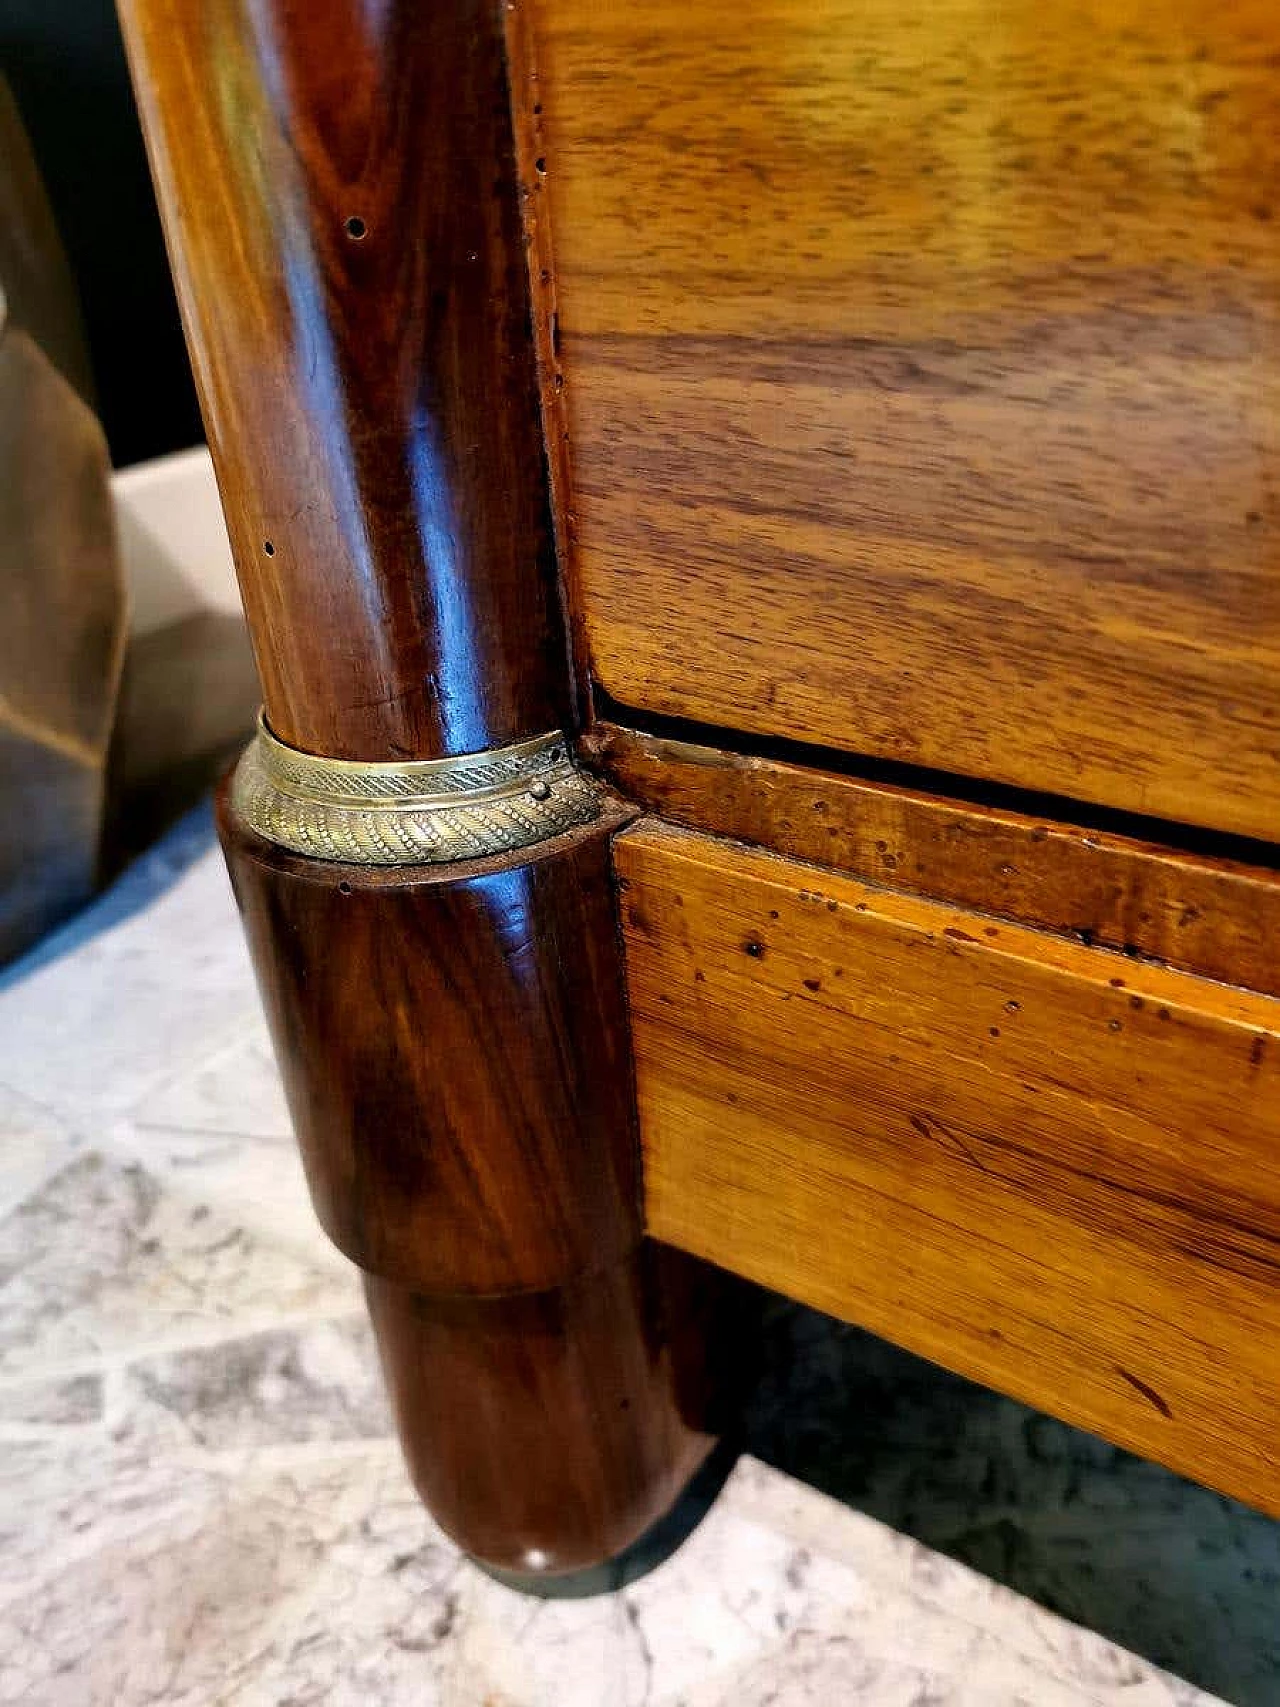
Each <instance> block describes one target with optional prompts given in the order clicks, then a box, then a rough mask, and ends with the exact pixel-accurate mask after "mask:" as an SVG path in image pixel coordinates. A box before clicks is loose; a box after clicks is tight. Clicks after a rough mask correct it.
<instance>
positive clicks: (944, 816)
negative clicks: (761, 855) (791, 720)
mask: <svg viewBox="0 0 1280 1707" xmlns="http://www.w3.org/2000/svg"><path fill="white" fill-rule="evenodd" d="M581 751H582V754H583V756H584V757H585V758H586V759H587V760H588V762H589V763H591V764H592V765H593V766H595V767H596V768H597V769H599V770H600V771H602V772H603V773H604V775H605V776H606V777H607V778H608V779H609V781H610V782H612V783H613V784H614V785H615V786H616V787H617V788H619V789H620V790H621V791H622V793H623V794H624V795H626V797H627V798H628V799H629V800H634V801H635V802H636V803H637V805H639V806H642V807H644V809H645V810H646V811H648V812H652V813H655V814H656V815H657V816H659V817H661V818H665V819H667V820H668V821H670V822H672V823H676V824H684V825H686V826H687V827H688V828H690V829H695V830H709V831H711V832H712V833H713V834H714V835H718V836H730V837H733V838H734V839H735V840H737V841H744V842H752V843H755V844H756V845H758V846H760V847H765V848H769V849H771V850H772V851H773V852H774V853H780V854H787V855H789V856H791V857H793V858H795V859H803V860H811V861H813V862H815V863H816V864H818V865H825V866H830V867H833V868H834V869H836V870H838V871H847V872H850V873H852V874H853V875H854V876H855V877H863V878H866V879H868V880H869V881H870V882H872V883H879V884H882V885H888V886H890V887H891V888H894V889H905V890H909V891H912V892H914V893H917V894H921V895H929V896H932V897H933V898H934V899H936V900H939V901H952V902H955V903H957V904H959V905H961V906H965V907H972V908H974V909H975V910H976V911H978V912H981V913H989V914H992V915H994V916H995V917H997V918H1008V919H1014V920H1017V921H1018V922H1019V923H1022V924H1030V925H1039V926H1043V927H1045V928H1047V929H1050V930H1056V931H1059V932H1062V933H1065V934H1069V935H1072V936H1076V937H1078V938H1079V939H1080V940H1081V941H1082V942H1085V943H1093V942H1096V943H1098V944H1100V945H1102V946H1103V947H1106V948H1114V949H1119V950H1120V952H1121V953H1123V954H1125V955H1137V956H1142V957H1144V958H1148V959H1156V960H1162V961H1164V962H1165V963H1166V964H1167V965H1170V966H1177V967H1180V968H1182V969H1183V970H1184V971H1190V972H1198V973H1200V974H1202V975H1203V976H1205V977H1208V978H1216V979H1218V980H1219V981H1221V982H1223V983H1227V984H1242V985H1244V986H1245V987H1246V988H1247V989H1251V990H1260V991H1262V992H1263V994H1265V995H1270V996H1280V871H1276V870H1274V869H1268V868H1266V867H1261V866H1258V865H1254V864H1247V863H1245V862H1243V861H1239V860H1226V859H1221V858H1213V857H1210V856H1208V855H1206V854H1203V853H1192V852H1188V851H1186V850H1179V849H1177V848H1171V847H1167V846H1162V845H1160V844H1158V843H1155V842H1141V841H1136V840H1134V839H1133V838H1132V837H1130V836H1123V835H1118V834H1115V833H1113V832H1109V831H1103V830H1097V829H1088V830H1086V829H1082V828H1081V827H1080V826H1079V825H1075V824H1065V823H1062V822H1060V821H1058V820H1057V819H1054V818H1051V817H1039V818H1037V817H1031V816H1028V815H1027V814H1026V813H1022V812H1013V811H1010V810H1008V809H1004V808H994V807H978V806H974V805H971V804H967V803H966V802H964V801H958V800H944V799H942V798H940V797H939V796H937V795H933V794H925V793H921V792H920V791H919V790H918V789H911V788H904V787H900V786H896V785H891V784H889V783H885V782H872V781H868V780H866V779H865V778H862V777H854V776H844V775H841V774H840V773H839V772H838V771H831V770H826V769H823V768H821V767H819V766H814V765H799V764H794V763H787V762H786V761H784V760H780V759H770V758H757V757H752V756H750V755H748V754H744V753H735V752H731V751H727V750H725V749H722V748H717V747H705V746H699V745H694V744H692V743H690V742H688V741H675V740H670V739H666V738H663V737H661V736H656V735H648V734H645V733H644V732H643V731H641V730H637V729H624V728H620V727H618V726H617V725H616V724H611V723H597V724H596V725H595V726H594V728H592V729H591V730H590V731H589V732H588V733H587V735H586V736H585V737H584V738H583V741H582V743H581Z"/></svg>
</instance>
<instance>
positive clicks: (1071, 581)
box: [536, 0, 1280, 838]
mask: <svg viewBox="0 0 1280 1707" xmlns="http://www.w3.org/2000/svg"><path fill="white" fill-rule="evenodd" d="M536 18H537V24H538V28H537V48H538V61H539V63H538V70H539V84H538V90H539V96H540V101H541V105H542V109H543V112H542V123H543V125H544V128H545V134H546V161H545V164H546V186H547V194H548V197H549V199H550V203H551V214H552V218H553V237H554V250H555V263H556V279H555V285H556V290H557V295H558V314H559V331H560V357H561V363H562V367H563V374H564V395H565V398H566V400H567V405H568V411H569V418H570V424H571V428H572V433H573V445H572V467H573V492H572V510H573V512H574V520H575V527H576V536H577V544H576V551H575V560H574V564H573V576H574V581H575V584H576V589H577V597H578V600H579V602H580V603H581V606H582V609H583V613H584V617H585V624H586V633H587V640H588V643H589V647H590V654H591V659H592V665H593V668H594V671H595V673H596V676H597V678H598V680H599V681H600V682H601V683H602V684H603V686H604V687H605V688H606V689H607V690H608V691H609V693H610V694H611V695H613V696H614V698H615V699H616V700H617V701H619V702H620V703H621V704H622V705H624V706H631V707H638V708H642V709H644V710H647V711H651V712H662V713H671V714H675V715H681V716H686V717H689V718H692V719H695V720H698V721H700V722H703V723H707V724H712V725H716V726H720V727H725V728H738V729H747V730H751V731H756V732H760V733H764V734H770V735H779V736H786V737H790V738H793V739H797V740H809V741H815V742H819V743H822V744H824V745H828V746H836V747H840V748H844V749H846V750H849V751H854V752H858V753H864V754H870V755H878V756H881V757H886V758H890V759H896V760H902V761H906V762H910V763H912V764H917V765H925V766H930V767H933V768H936V769H940V770H943V771H946V772H949V773H954V774H964V775H971V776H975V777H985V778H990V779H994V780H998V781H1002V782H1006V783H1012V784H1017V785H1020V786H1023V787H1030V788H1034V789H1039V790H1044V791H1047V792H1053V793H1056V794H1060V795H1063V796H1067V797H1071V798H1076V799H1080V800H1088V801H1093V802H1099V803H1103V804H1106V805H1111V806H1116V807H1120V808H1124V809H1126V810H1130V811H1135V812H1142V813H1148V814H1151V815H1154V816H1158V817H1163V818H1167V819H1176V820H1180V821H1187V822H1194V823H1198V824H1204V825H1210V826H1214V827H1217V828H1220V829H1224V830H1231V831H1236V832H1240V833H1244V834H1248V835H1253V836H1261V837H1270V838H1276V837H1277V836H1280V558H1278V548H1277V521H1278V519H1280V289H1278V286H1280V85H1278V84H1277V80H1276V72H1275V66H1276V56H1277V54H1280V10H1277V8H1276V6H1275V5H1274V0H1118V3H1115V4H1109V5H1105V6H1104V5H1101V4H1098V3H1096V0H1061V3H1059V4H1055V5H1053V6H1049V7H1046V6H1043V5H1041V4H1038V3H1033V0H1012V3H1006V4H999V5H997V4H996V3H995V0H935V3H932V4H930V5H928V6H925V7H917V8H914V9H913V8H903V7H902V6H900V5H898V4H897V3H896V0H821V3H819V4H815V3H814V0H762V3H761V4H757V5H752V6H745V7H736V8H735V7H729V8H725V7H723V6H712V5H709V4H705V3H704V4H698V3H697V0H693V3H690V0H654V3H653V4H650V5H645V6H643V7H637V6H600V5H598V4H595V3H594V0H537V5H536Z"/></svg>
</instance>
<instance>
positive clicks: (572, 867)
mask: <svg viewBox="0 0 1280 1707" xmlns="http://www.w3.org/2000/svg"><path fill="white" fill-rule="evenodd" d="M624 821H625V815H621V814H619V813H617V812H613V813H611V814H609V815H607V816H606V817H605V818H604V820H603V821H602V822H601V823H599V824H593V825H590V826H588V827H587V828H585V829H583V830H579V831H572V832H570V833H569V834H567V835H564V836H560V837H558V838H556V839H555V840H554V841H549V842H544V843H541V844H540V845H539V846H538V847H536V848H532V849H527V850H525V851H524V852H523V853H522V854H520V855H518V856H514V857H513V856H506V857H501V858H495V859H488V860H483V861H476V862H474V863H471V864H466V863H462V862H459V863H456V864H453V865H445V866H397V867H390V868H381V869H379V868H375V867H368V866H354V865H341V864H338V863H336V862H329V861H323V860H316V859H310V858H307V857H306V856H304V855H301V854H293V853H289V852H287V851H286V850H285V849H283V848H279V847H276V846H275V845H274V844H273V843H270V842H266V841H264V840H262V838H261V837H259V836H257V835H255V834H254V832H253V831H252V830H249V829H248V828H246V827H245V826H244V825H243V824H242V823H241V822H240V821H239V820H238V819H237V818H236V817H235V815H234V812H233V810H232V808H231V806H230V803H229V796H228V795H227V794H226V792H225V790H224V793H223V796H222V798H221V800H220V805H219V825H220V829H221V832H222V837H223V845H224V848H225V849H226V852H227V856H228V863H229V865H230V868H231V874H232V885H233V888H234V889H235V894H236V901H237V903H238V905H239V908H240V916H241V921H242V923H243V925H244V929H245V934H246V936H247V937H248V940H249V946H250V949H251V950H252V952H253V959H254V965H255V968H256V971H257V975H258V982H259V987H260V989H261V991H262V998H263V1006H264V1007H265V1009H266V1013H267V1019H268V1023H269V1024H270V1026H271V1031H272V1037H273V1040H274V1042H275V1046H276V1054H277V1057H278V1059H279V1061H280V1066H281V1071H282V1073H283V1075H284V1080H285V1089H286V1092H287V1095H288V1098H289V1107H290V1111H291V1113H292V1116H293V1124H294V1130H295V1132H296V1133H297V1137H298V1143H299V1146H300V1148H301V1150H302V1158H303V1164H304V1166H305V1168H306V1171H307V1181H308V1184H309V1186H310V1188H311V1195H312V1201H313V1202H314V1204H315V1207H316V1213H317V1215H318V1216H319V1218H320V1222H321V1224H322V1226H323V1227H324V1229H325V1231H326V1232H327V1233H328V1234H329V1237H330V1238H331V1239H332V1240H333V1242H334V1243H335V1244H336V1245H337V1246H338V1248H339V1250H341V1251H343V1252H344V1253H345V1254H346V1255H347V1256H348V1257H350V1259H351V1260H352V1262H354V1263H357V1264H358V1265H359V1266H360V1267H361V1268H362V1269H365V1270H367V1271H368V1272H370V1273H373V1274H378V1275H381V1276H382V1277H383V1278H385V1279H387V1280H390V1281H395V1282H398V1283H400V1284H402V1285H404V1286H408V1287H411V1288H413V1289H414V1290H416V1291H419V1292H435V1293H449V1294H462V1293H478V1294H485V1293H489V1294H492V1293H503V1292H520V1291H536V1290H545V1289H546V1288H549V1287H552V1286H557V1285H559V1284H560V1283H562V1282H564V1281H566V1280H569V1279H572V1278H575V1277H577V1276H579V1275H582V1274H585V1273H590V1272H591V1271H593V1270H595V1269H597V1268H600V1267H602V1266H604V1265H606V1264H607V1263H609V1262H611V1261H616V1260H617V1259H618V1258H619V1257H621V1256H623V1255H626V1254H627V1253H629V1252H630V1251H631V1250H632V1249H633V1248H634V1246H635V1244H636V1242H637V1240H638V1238H639V1210H638V1202H639V1179H638V1173H637V1168H636V1153H635V1129H634V1114H633V1103H632V1091H631V1073H630V1063H629V1058H628V1040H627V1018H626V1009H625V1004H624V998H623V989H622V975H621V969H620V965H619V959H618V951H617V939H616V931H615V924H614V902H613V894H612V873H611V868H610V862H609V837H610V835H611V833H612V832H613V831H614V830H616V829H617V827H618V825H619V823H620V822H624Z"/></svg>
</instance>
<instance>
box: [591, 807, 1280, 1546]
mask: <svg viewBox="0 0 1280 1707" xmlns="http://www.w3.org/2000/svg"><path fill="white" fill-rule="evenodd" d="M616 861H617V870H618V874H619V878H620V880H621V883H622V885H623V889H622V910H623V931H624V938H625V943H626V952H627V964H628V981H629V990H630V1000H631V1008H632V1016H633V1027H634V1040H635V1053H636V1068H637V1077H638V1091H639V1103H640V1119H641V1134H642V1140H643V1145H644V1158H645V1192H646V1206H647V1218H648V1224H649V1227H650V1230H651V1231H652V1232H653V1233H654V1234H655V1235H656V1236H657V1237H658V1238H660V1239H663V1240H665V1241H668V1242H669V1243H672V1244H674V1245H677V1246H680V1247H682V1248H684V1249H687V1250H690V1251H693V1252H695V1253H697V1254H698V1255H700V1256H703V1257H707V1258H709V1259H711V1260H712V1261H714V1262H717V1263H720V1264H722V1265H723V1266H724V1267H726V1268H729V1269H731V1270H734V1271H736V1272H739V1273H743V1274H746V1275H748V1276H750V1277H751V1278H753V1279H755V1280H758V1281H761V1282H763V1283H765V1284H767V1285H769V1286H773V1287H776V1288H777V1289H778V1290H780V1291H782V1292H785V1293H787V1294H789V1295H790V1296H792V1297H795V1298H799V1299H801V1300H803V1301H805V1302H807V1303H810V1304H813V1305H815V1306H817V1307H818V1308H820V1309H824V1310H828V1311H831V1312H832V1313H834V1314H836V1315H839V1316H842V1317H844V1318H846V1319H848V1320H851V1321H855V1322H857V1323H859V1324H861V1325H863V1326H865V1327H867V1328H870V1329H872V1330H874V1331H875V1332H877V1333H880V1334H883V1335H885V1336H886V1337H887V1338H890V1339H892V1340H895V1341H897V1342H898V1343H900V1344H902V1345H905V1346H907V1347H909V1348H910V1349H911V1350H913V1351H916V1352H918V1353H921V1354H923V1355H924V1356H926V1357H930V1358H933V1359H935V1360H936V1361H938V1362H940V1363H943V1364H945V1365H947V1366H948V1367H950V1368H953V1369H955V1370H957V1371H959V1372H960V1373H962V1374H964V1375H967V1376H970V1377H972V1378H974V1379H977V1380H979V1381H983V1382H985V1383H987V1384H989V1385H991V1386H993V1387H996V1388H999V1389H1001V1390H1003V1391H1006V1392H1008V1393H1011V1394H1012V1395H1014V1396H1015V1397H1017V1398H1020V1399H1023V1400H1025V1401H1027V1402H1029V1403H1031V1404H1034V1405H1037V1406H1039V1407H1041V1408H1043V1409H1045V1410H1048V1411H1050V1412H1052V1413H1054V1414H1056V1415H1058V1416H1060V1417H1062V1418H1064V1419H1065V1420H1067V1421H1068V1422H1071V1423H1074V1424H1076V1425H1078V1426H1081V1427H1084V1428H1088V1429H1092V1430H1094V1431H1096V1432H1097V1433H1099V1434H1102V1435H1104V1436H1105V1437H1107V1438H1109V1439H1111V1440H1112V1441H1114V1442H1116V1443H1117V1444H1119V1445H1122V1446H1126V1447H1129V1448H1131V1449H1133V1450H1135V1451H1138V1452H1141V1453H1143V1454H1144V1455H1146V1456H1149V1457H1152V1458H1155V1459H1158V1460H1160V1461H1162V1462H1164V1463H1166V1464H1168V1465H1170V1466H1172V1467H1173V1468H1174V1469H1177V1470H1180V1471H1182V1472H1183V1473H1185V1474H1188V1475H1191V1476H1194V1477H1196V1478H1197V1479H1199V1480H1202V1481H1205V1482H1208V1483H1209V1484H1211V1485H1213V1486H1216V1487H1218V1488H1220V1489H1222V1490H1223V1491H1225V1492H1228V1493H1231V1494H1233V1495H1235V1496H1237V1497H1239V1498H1242V1499H1246V1500H1249V1501H1250V1502H1252V1503H1254V1504H1257V1505H1259V1506H1262V1507H1264V1508H1266V1509H1269V1510H1271V1511H1273V1512H1276V1513H1280V1002H1278V1001H1276V1000H1275V999H1273V998H1270V997H1265V996H1258V995H1252V994H1248V993H1245V992H1240V991H1236V990H1232V989H1229V988H1227V987H1226V986H1223V985H1219V984H1215V983H1211V982H1209V981H1208V980H1205V979H1200V978H1196V977H1193V976H1191V975H1189V974H1185V973H1179V972H1172V971H1168V970H1166V969H1164V968H1162V967H1158V966H1151V965H1147V964H1144V963H1141V962H1135V961H1132V960H1130V959H1127V958H1125V957H1124V956H1122V955H1118V954H1113V953H1109V952H1107V951H1105V950H1102V949H1096V948H1086V947H1083V946H1081V945H1079V944H1077V943H1074V942H1070V941H1067V940H1064V939H1060V938H1057V937H1053V936H1050V935H1047V934H1045V933H1041V932H1038V931H1033V930H1029V929H1026V928H1025V927H1022V926H1018V925H1013V924H1008V923H1005V922H999V921H992V920H990V919H988V918H986V917H984V916H983V915H980V914H975V913H972V912H969V911H967V910H962V909H958V908H955V907H950V906H946V905H943V904H940V903H937V902H932V901H927V900H923V899H919V898H916V897H910V896H905V895H898V894H893V893H891V892H888V891H885V890H881V889H876V888H872V887H870V886H868V885H866V884H864V883H862V882H860V881H859V880H857V879H855V878H851V877H849V876H847V875H844V874H839V873H834V872H826V871H823V870H820V869H818V868H815V867H813V866H806V865H801V864H799V863H795V862H792V861H788V860H784V859H781V858H779V857H777V856H775V855H772V854H766V853H761V852H756V851H752V850H748V849H745V848H742V847H739V846H736V845H735V844H732V843H727V842H722V841H718V840H715V839H713V838H710V837H705V836H700V835H695V834H692V833H689V832H685V831H679V830H673V829H670V828H668V827H666V826H661V825H657V824H655V823H654V822H652V821H644V822H642V823H641V824H640V825H639V826H637V827H636V828H635V829H633V830H631V831H629V832H627V833H626V834H625V835H624V836H623V837H622V838H621V839H620V840H619V842H618V843H617V844H616Z"/></svg>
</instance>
